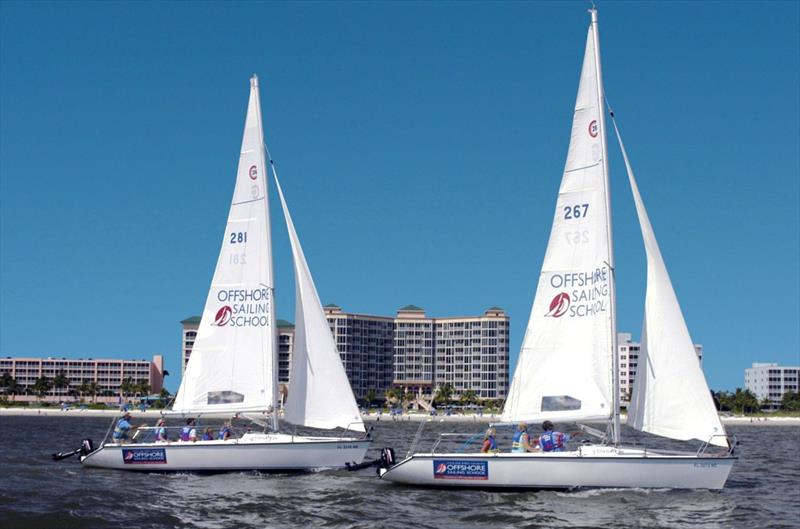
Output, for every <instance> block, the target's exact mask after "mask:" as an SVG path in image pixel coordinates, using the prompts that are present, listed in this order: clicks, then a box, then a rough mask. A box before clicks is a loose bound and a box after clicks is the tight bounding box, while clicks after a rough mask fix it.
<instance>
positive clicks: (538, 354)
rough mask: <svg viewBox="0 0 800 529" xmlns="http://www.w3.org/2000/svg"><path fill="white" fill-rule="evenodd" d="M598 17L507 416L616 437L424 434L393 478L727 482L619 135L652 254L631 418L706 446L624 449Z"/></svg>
mask: <svg viewBox="0 0 800 529" xmlns="http://www.w3.org/2000/svg"><path fill="white" fill-rule="evenodd" d="M590 12H591V24H590V27H589V33H588V36H587V41H586V49H585V54H584V59H583V68H582V71H581V78H580V84H579V87H578V96H577V101H576V104H575V112H574V116H573V121H572V135H571V140H570V144H569V151H568V154H567V162H566V167H565V169H564V173H563V177H562V180H561V187H560V189H559V194H558V200H557V203H556V211H555V216H554V219H553V226H552V230H551V233H550V240H549V243H548V246H547V252H546V254H545V258H544V264H543V265H542V270H541V274H540V276H539V283H538V287H537V291H536V296H535V298H534V301H533V308H532V310H531V315H530V320H529V322H528V327H527V330H526V333H525V337H524V339H523V344H522V351H521V352H520V357H519V360H518V362H517V367H516V371H515V374H514V380H513V381H512V384H511V388H510V391H509V396H508V399H507V401H506V403H505V407H504V409H503V418H502V420H503V422H504V423H505V424H515V423H518V422H526V423H528V424H531V425H533V424H536V423H542V422H543V421H552V422H561V423H565V422H579V421H581V422H589V421H605V422H606V423H607V429H606V432H596V433H597V434H599V435H597V437H599V438H600V441H599V442H597V443H594V444H584V445H582V446H580V447H579V448H578V449H577V450H572V451H563V452H543V451H539V452H522V453H494V454H484V453H481V454H474V453H473V454H466V453H452V452H446V453H439V452H436V446H437V445H438V441H437V445H434V448H433V449H432V450H431V451H430V452H429V453H414V447H415V446H416V444H417V443H416V442H414V443H413V444H412V449H411V450H410V451H409V454H408V455H407V456H406V458H405V459H403V460H402V461H400V462H399V463H397V464H394V457H393V452H391V450H390V449H386V450H387V452H385V454H384V457H383V460H384V461H383V462H382V463H381V467H382V468H379V474H380V476H381V478H382V479H385V480H388V481H394V482H398V483H404V484H409V485H426V486H438V487H473V488H475V487H477V488H520V489H540V488H554V489H567V488H574V487H648V488H662V487H666V488H686V489H693V488H706V489H720V488H722V487H723V486H724V485H725V482H726V480H727V478H728V474H729V473H730V471H731V468H732V467H733V463H734V460H735V459H736V458H735V457H734V456H733V444H732V443H730V442H729V440H728V438H727V436H726V435H725V430H724V428H723V426H722V423H721V422H720V419H719V416H718V414H717V411H716V409H715V407H714V403H713V401H712V399H711V394H710V392H709V389H708V385H707V384H706V381H705V377H704V376H703V373H702V370H701V369H700V364H699V362H698V360H697V357H696V355H695V351H694V347H693V345H692V340H691V338H690V336H689V332H688V330H687V327H686V323H685V321H684V319H683V315H682V313H681V309H680V306H679V304H678V300H677V298H676V296H675V292H674V290H673V288H672V283H671V282H670V278H669V274H668V273H667V269H666V266H665V265H664V261H663V259H662V257H661V253H660V250H659V248H658V243H657V242H656V239H655V234H654V232H653V229H652V226H651V225H650V221H649V219H648V216H647V211H646V210H645V207H644V202H643V201H642V197H641V196H640V194H639V190H638V187H637V185H636V180H635V178H634V175H633V170H632V168H631V165H630V163H629V161H628V157H627V153H626V151H625V148H624V146H623V144H622V139H621V137H620V135H619V131H618V130H617V139H618V140H619V144H620V148H621V150H622V154H623V157H624V159H625V164H626V169H627V172H628V179H629V182H630V185H631V190H632V192H633V196H634V201H635V203H636V211H637V214H638V217H639V224H640V227H641V231H642V237H643V239H644V243H645V251H646V254H647V293H646V299H645V311H644V312H645V314H644V329H643V331H642V348H641V352H640V356H639V366H638V370H637V376H636V381H635V383H634V388H633V398H632V401H631V404H630V406H629V408H628V424H629V425H630V426H632V427H633V428H635V429H637V430H640V431H644V432H649V433H653V434H655V435H660V436H664V437H668V438H672V439H679V440H684V441H686V440H691V439H698V440H700V441H703V442H704V444H703V445H702V446H701V447H700V448H699V449H698V450H697V451H696V452H689V453H685V452H684V453H681V452H666V451H659V450H655V451H654V450H648V449H643V448H641V447H624V446H622V445H621V444H620V429H621V427H620V418H619V400H620V389H619V365H618V362H619V360H618V355H617V343H616V336H617V334H616V299H615V281H616V277H615V273H614V253H613V243H612V233H611V203H610V194H609V178H608V174H609V172H608V161H607V152H606V116H605V111H604V109H605V95H604V91H603V80H602V71H601V65H600V44H599V38H598V27H597V11H596V10H595V9H591V10H590ZM611 117H612V119H613V113H612V114H611ZM615 130H616V124H615ZM584 430H585V431H591V429H590V428H586V427H584ZM418 437H419V434H418ZM387 461H388V463H387Z"/></svg>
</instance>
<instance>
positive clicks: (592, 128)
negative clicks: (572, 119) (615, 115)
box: [589, 119, 599, 138]
mask: <svg viewBox="0 0 800 529" xmlns="http://www.w3.org/2000/svg"><path fill="white" fill-rule="evenodd" d="M598 131H599V129H598V127H597V120H596V119H593V120H592V121H591V123H589V136H591V137H592V138H596V137H597V132H598Z"/></svg>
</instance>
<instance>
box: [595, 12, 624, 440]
mask: <svg viewBox="0 0 800 529" xmlns="http://www.w3.org/2000/svg"><path fill="white" fill-rule="evenodd" d="M589 12H590V13H591V14H592V37H593V38H594V65H595V69H596V74H597V75H596V76H595V79H596V81H597V114H598V119H599V120H600V144H601V145H602V148H603V176H604V181H605V187H606V189H605V195H606V219H607V222H608V229H607V230H606V233H608V260H609V262H608V263H607V264H608V268H609V269H610V270H609V271H610V274H609V279H608V281H609V283H608V286H609V304H610V307H609V315H610V322H609V325H610V327H611V337H610V338H611V339H610V341H611V343H610V347H611V357H612V359H611V360H612V361H611V363H612V366H613V367H612V369H611V377H612V381H611V387H612V388H613V389H612V391H613V393H614V395H613V396H612V399H611V402H612V404H611V406H612V408H613V410H612V415H611V421H612V422H611V424H612V435H613V441H614V444H615V445H618V444H619V437H620V417H619V400H620V399H619V354H618V352H617V289H616V277H615V267H614V237H613V235H612V233H611V185H610V181H609V170H608V149H607V145H606V113H605V93H604V91H603V69H602V67H601V64H600V32H599V30H598V24H597V8H596V7H592V9H590V10H589Z"/></svg>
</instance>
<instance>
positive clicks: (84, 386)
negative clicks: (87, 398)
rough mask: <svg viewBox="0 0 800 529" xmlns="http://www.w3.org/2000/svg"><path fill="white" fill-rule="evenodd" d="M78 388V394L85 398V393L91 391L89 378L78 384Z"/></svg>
mask: <svg viewBox="0 0 800 529" xmlns="http://www.w3.org/2000/svg"><path fill="white" fill-rule="evenodd" d="M76 389H77V390H78V395H79V396H80V397H81V400H83V397H84V395H86V394H87V393H89V382H88V381H87V380H84V381H83V382H81V383H80V384H78V387H77V388H76Z"/></svg>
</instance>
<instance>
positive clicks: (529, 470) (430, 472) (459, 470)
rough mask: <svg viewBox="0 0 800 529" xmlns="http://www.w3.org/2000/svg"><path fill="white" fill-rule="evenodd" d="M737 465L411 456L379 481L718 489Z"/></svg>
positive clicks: (620, 458) (640, 458) (680, 458)
mask: <svg viewBox="0 0 800 529" xmlns="http://www.w3.org/2000/svg"><path fill="white" fill-rule="evenodd" d="M735 460H736V458H735V457H730V456H724V457H714V456H705V455H703V456H698V455H696V454H668V453H658V452H651V451H647V450H642V449H640V448H622V447H621V448H614V447H593V446H587V447H581V448H580V449H578V450H577V451H574V452H550V453H527V454H510V453H506V454H452V453H451V454H414V455H412V456H410V457H408V458H406V459H404V460H403V461H400V462H399V463H398V464H397V465H395V466H393V467H391V468H390V469H388V470H386V471H384V472H383V474H382V475H381V478H382V479H385V480H388V481H393V482H396V483H403V484H406V485H421V486H428V487H461V488H501V489H502V488H505V489H571V488H577V487H590V488H672V489H721V488H722V487H723V486H724V485H725V481H726V480H727V479H728V474H729V473H730V471H731V468H733V462H734V461H735Z"/></svg>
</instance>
